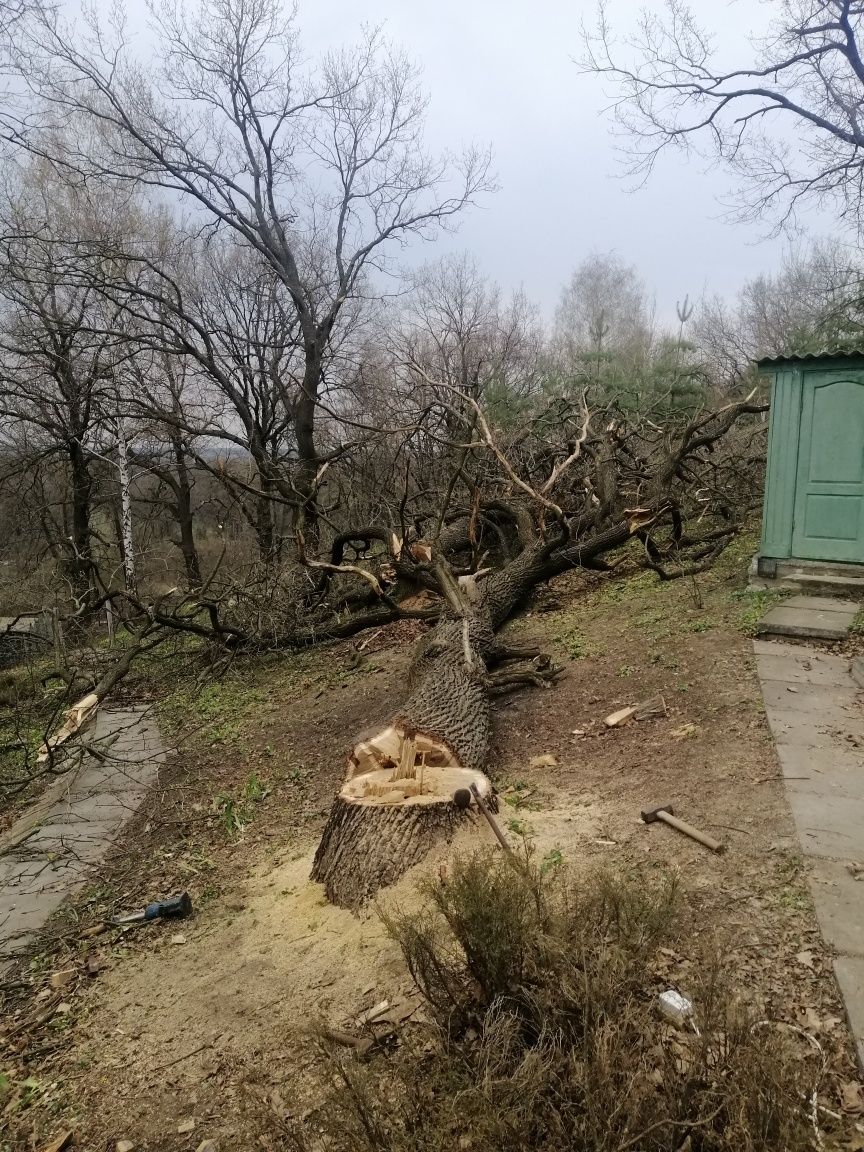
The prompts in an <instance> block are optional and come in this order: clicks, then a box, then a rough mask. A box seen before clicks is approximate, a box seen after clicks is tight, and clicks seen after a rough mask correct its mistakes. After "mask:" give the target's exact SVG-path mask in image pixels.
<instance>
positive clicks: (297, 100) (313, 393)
mask: <svg viewBox="0 0 864 1152" xmlns="http://www.w3.org/2000/svg"><path fill="white" fill-rule="evenodd" d="M151 11H152V14H153V23H154V28H155V37H156V39H155V43H154V46H153V50H152V56H151V58H150V59H148V60H147V61H146V62H145V61H139V60H137V59H136V58H135V57H134V55H133V53H132V50H131V47H130V44H129V41H128V40H127V36H126V32H125V27H124V22H123V17H122V15H120V16H117V15H116V12H117V9H112V12H113V13H115V15H114V17H113V19H112V21H108V20H106V18H105V15H104V13H102V12H101V11H99V12H96V11H95V10H94V11H91V12H90V14H89V16H88V17H87V21H86V27H85V32H84V33H83V34H81V35H78V34H77V33H76V32H75V31H74V30H73V29H71V28H70V27H68V26H67V25H66V24H65V23H64V22H63V20H62V19H61V17H60V16H59V15H58V13H57V12H56V10H54V9H48V8H45V9H44V10H42V9H40V10H39V11H37V12H35V13H34V14H33V15H32V16H31V17H30V18H29V19H28V20H27V21H25V23H24V24H23V26H22V27H21V28H19V29H18V30H17V33H16V43H15V51H16V52H17V59H18V63H19V68H20V72H21V77H22V81H23V83H24V84H25V86H26V89H27V100H26V101H25V103H24V106H23V108H18V109H17V110H15V109H12V110H6V111H4V112H3V114H2V120H3V125H4V129H5V135H6V137H7V138H8V139H10V140H12V141H13V142H14V143H16V144H18V145H21V146H23V147H25V148H28V149H30V150H34V151H37V152H39V151H46V152H49V153H50V154H51V155H52V156H53V158H54V159H55V160H56V161H57V162H62V163H63V164H65V165H66V166H67V168H68V169H69V170H70V171H71V172H73V173H76V174H85V175H89V176H97V177H99V176H101V177H110V178H111V179H112V180H116V179H121V180H129V181H133V182H136V183H140V184H143V185H148V186H150V187H151V188H153V189H155V190H158V191H162V192H167V193H169V194H172V195H174V194H177V193H180V194H181V195H182V196H183V197H184V198H185V200H186V201H187V203H188V204H189V206H190V208H191V209H192V210H193V211H197V212H198V213H199V214H200V215H201V218H202V221H203V223H204V224H205V225H208V226H212V227H217V228H227V229H230V230H232V231H233V232H234V233H235V234H236V235H237V236H238V237H240V238H241V239H242V240H243V242H244V243H246V244H248V245H249V246H250V247H251V248H253V249H255V250H256V251H257V252H259V253H260V254H261V255H262V256H263V257H264V259H265V260H266V261H267V262H268V263H269V264H270V265H271V267H272V268H273V269H274V271H275V273H276V275H277V276H278V277H279V279H280V280H281V282H282V284H283V285H284V287H285V289H286V292H287V297H288V299H289V300H290V303H291V307H292V308H293V310H294V313H295V317H296V322H297V325H298V328H299V341H300V346H301V349H302V357H303V373H302V379H301V394H300V399H299V402H298V404H297V407H296V412H295V433H296V439H297V454H298V477H297V485H298V488H299V490H300V492H301V494H303V497H304V515H305V518H306V521H307V531H314V522H315V519H316V508H315V500H314V494H315V490H316V489H315V476H316V474H317V471H318V468H319V465H320V462H319V460H318V451H317V446H316V442H315V412H316V404H317V401H318V396H319V391H320V388H321V382H322V376H323V373H324V369H325V364H326V358H327V352H328V347H329V345H330V342H331V340H332V339H333V335H334V331H335V330H336V328H337V325H338V324H339V323H340V318H341V315H342V312H343V309H344V307H345V305H346V303H347V302H348V301H349V300H351V299H353V298H355V297H356V296H357V295H358V293H362V292H363V291H364V287H365V280H366V277H367V275H368V274H369V273H370V272H377V273H378V274H380V273H381V272H382V271H386V269H387V266H388V259H389V253H390V252H391V251H392V250H393V249H394V248H395V249H398V247H399V245H400V244H401V243H403V242H404V241H405V240H406V239H407V238H409V237H418V236H419V237H427V236H431V235H432V234H434V232H435V231H436V230H437V229H440V228H442V227H446V226H448V225H449V224H450V223H451V222H453V221H454V219H455V217H456V216H457V215H458V213H460V212H461V211H462V210H463V209H464V208H465V206H466V205H467V204H469V203H470V202H471V201H472V200H473V199H474V198H475V197H476V196H477V195H478V194H479V193H481V192H482V191H484V190H486V189H488V188H490V187H491V184H490V180H489V177H488V167H489V157H488V155H487V154H485V153H482V152H479V151H477V150H470V151H469V152H467V153H466V154H465V155H464V156H463V157H462V159H461V161H459V162H457V163H455V164H454V163H451V161H450V159H449V158H448V157H446V156H445V157H433V156H430V155H429V154H428V153H427V152H426V150H425V149H424V146H423V139H422V129H423V122H424V117H425V108H426V101H425V98H424V97H423V95H422V93H421V91H420V88H419V84H418V73H417V69H416V68H415V67H414V65H413V64H411V63H410V62H409V61H408V60H407V59H406V58H405V57H404V56H402V55H400V54H399V53H398V52H397V51H395V50H394V49H393V48H391V47H390V46H389V45H388V44H387V43H386V42H385V41H384V40H383V39H382V38H381V36H380V35H379V34H378V33H377V32H370V33H368V34H367V35H366V37H365V39H364V40H363V42H362V43H361V44H360V45H359V46H358V47H357V48H355V49H352V50H344V51H340V52H334V53H330V54H328V55H326V56H325V57H324V58H323V59H322V60H321V61H320V63H319V64H318V65H317V66H316V67H315V68H314V69H311V70H308V69H305V70H304V68H303V66H302V64H301V62H300V54H299V48H298V42H297V31H296V28H295V26H294V18H293V14H292V13H291V12H290V11H289V12H286V11H285V10H283V7H282V4H281V2H280V0H201V3H199V4H195V5H192V4H185V3H182V4H181V3H176V2H171V0H164V2H157V3H155V4H154V5H153V7H152V9H151ZM70 118H71V119H72V120H76V121H78V122H79V127H80V140H81V141H82V142H81V143H80V144H70V143H69V142H68V140H67V142H66V143H65V144H64V146H63V147H62V148H61V147H57V146H55V143H54V141H55V132H56V129H57V127H58V126H59V125H66V124H68V122H69V120H70Z"/></svg>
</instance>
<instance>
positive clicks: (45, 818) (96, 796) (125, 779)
mask: <svg viewBox="0 0 864 1152" xmlns="http://www.w3.org/2000/svg"><path fill="white" fill-rule="evenodd" d="M83 738H84V740H85V741H86V742H87V743H89V744H93V745H98V746H99V749H100V757H96V756H86V757H85V758H84V760H83V761H82V763H81V765H80V767H79V768H78V769H77V770H76V771H74V772H71V773H70V774H69V777H68V778H66V777H61V778H60V779H59V780H58V781H57V783H56V784H54V785H53V786H52V787H51V788H50V790H49V791H48V793H46V795H45V797H43V798H42V800H40V801H39V802H37V804H36V805H35V806H34V808H33V809H31V810H30V811H28V812H25V814H24V815H23V816H22V817H21V819H20V820H19V821H18V822H17V823H16V824H14V825H13V826H12V828H10V829H9V831H8V832H6V833H4V835H3V836H2V838H0V972H2V971H3V969H4V967H6V966H7V964H6V963H5V962H6V961H8V960H9V959H10V958H11V957H12V956H14V954H15V953H16V952H18V951H20V950H21V949H23V948H26V947H27V946H28V945H29V944H30V943H32V941H33V939H34V936H35V933H37V932H38V931H39V929H40V928H41V927H42V925H43V924H44V923H45V921H46V920H47V919H48V917H49V916H51V914H52V913H53V912H55V911H56V910H57V908H58V907H59V906H60V905H61V904H62V903H63V901H64V900H65V898H66V896H67V895H68V894H69V893H70V892H71V891H72V890H73V889H75V888H77V887H78V886H79V885H80V884H82V883H83V882H84V880H86V878H87V874H88V871H89V869H91V868H92V866H93V865H94V864H96V863H98V862H99V861H100V860H101V859H102V857H103V856H104V855H105V852H106V851H107V849H108V847H109V846H110V844H111V843H112V841H113V840H114V839H115V838H116V836H117V834H118V833H119V832H120V830H121V829H122V827H123V825H124V824H125V823H126V821H127V820H128V819H129V817H130V816H131V815H132V814H133V813H134V812H135V810H136V808H137V807H138V805H139V804H140V803H141V801H142V799H143V798H144V796H145V794H146V792H147V789H148V787H149V786H150V784H151V783H152V782H153V781H154V780H155V779H156V775H157V773H158V771H159V765H160V764H161V763H162V761H163V760H164V759H165V750H164V748H163V745H162V742H161V740H160V737H159V732H158V729H157V728H156V724H155V722H154V721H153V719H152V718H151V716H150V715H149V712H148V710H147V709H144V708H129V709H122V710H121V709H105V710H104V711H100V712H99V713H98V714H97V716H96V720H95V723H94V724H93V725H91V726H89V727H88V728H86V729H85V731H84V733H83ZM103 749H104V750H106V752H105V753H104V755H105V758H104V759H103V758H102V755H101V753H102V750H103ZM3 845H5V846H6V847H5V849H4V847H3Z"/></svg>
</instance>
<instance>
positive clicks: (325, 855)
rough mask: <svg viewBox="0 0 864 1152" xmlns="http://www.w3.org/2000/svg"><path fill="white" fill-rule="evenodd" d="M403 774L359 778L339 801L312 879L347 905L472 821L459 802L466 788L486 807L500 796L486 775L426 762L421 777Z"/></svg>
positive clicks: (383, 773) (371, 774) (354, 903)
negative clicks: (472, 789)
mask: <svg viewBox="0 0 864 1152" xmlns="http://www.w3.org/2000/svg"><path fill="white" fill-rule="evenodd" d="M398 770H399V769H398V768H397V769H396V772H394V771H393V770H390V769H376V770H374V771H372V772H366V773H362V774H360V775H354V776H352V777H351V779H350V780H347V781H346V782H345V784H344V785H343V786H342V789H341V790H340V792H339V795H338V796H337V797H336V800H335V801H334V804H333V807H332V809H331V811H330V816H329V818H328V820H327V825H326V827H325V828H324V833H323V835H322V837H321V842H320V844H319V845H318V851H317V852H316V853H315V860H314V862H313V864H312V879H313V880H315V881H318V882H320V883H322V884H323V885H324V890H325V892H326V894H327V899H328V900H330V901H331V902H332V903H334V904H338V905H339V906H340V907H342V908H350V909H352V910H356V909H357V908H359V907H360V905H361V904H363V902H364V901H366V900H368V899H369V898H370V897H372V896H374V895H375V893H376V892H377V891H378V890H379V889H380V888H383V887H385V886H386V885H387V884H392V883H394V882H395V881H396V880H398V879H399V877H400V876H402V875H403V874H404V873H405V872H407V870H408V869H409V868H411V867H412V866H413V865H414V864H418V863H419V862H420V861H421V860H422V859H423V857H424V856H425V855H426V853H427V852H428V851H429V850H430V848H432V847H433V846H434V844H435V843H436V842H437V841H439V840H441V839H442V838H445V839H449V838H450V837H451V836H452V835H453V833H454V832H455V831H456V830H457V829H458V828H459V827H460V826H461V825H462V824H463V823H464V822H465V821H466V820H468V819H469V818H470V817H469V816H468V813H467V812H466V811H465V809H462V808H459V807H457V805H456V804H455V803H454V801H453V794H454V793H455V792H457V791H458V790H459V789H465V788H470V786H471V784H476V786H477V789H478V791H479V792H480V794H481V795H482V796H483V797H484V798H487V802H491V801H492V799H493V798H492V785H491V784H490V782H489V780H488V778H487V777H486V776H484V775H483V773H482V772H477V771H473V770H471V769H466V768H460V767H458V766H454V765H428V764H424V765H421V766H418V769H417V774H416V776H415V777H414V778H404V777H402V778H400V777H398V776H397V774H396V773H397V772H398Z"/></svg>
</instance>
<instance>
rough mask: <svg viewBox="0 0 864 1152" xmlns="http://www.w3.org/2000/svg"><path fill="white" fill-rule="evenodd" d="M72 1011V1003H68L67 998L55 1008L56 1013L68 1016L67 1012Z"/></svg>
mask: <svg viewBox="0 0 864 1152" xmlns="http://www.w3.org/2000/svg"><path fill="white" fill-rule="evenodd" d="M71 1011H72V1005H71V1004H67V1002H66V1001H65V1000H64V1001H63V1003H62V1004H58V1005H57V1007H56V1008H55V1009H54V1013H55V1015H57V1016H66V1015H67V1013H69V1012H71Z"/></svg>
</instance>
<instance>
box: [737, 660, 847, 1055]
mask: <svg viewBox="0 0 864 1152" xmlns="http://www.w3.org/2000/svg"><path fill="white" fill-rule="evenodd" d="M753 647H754V650H755V652H756V667H757V671H758V673H759V680H760V682H761V685H762V696H763V698H764V700H765V711H766V713H767V715H768V723H769V724H770V726H771V732H772V734H773V736H774V742H775V744H776V747H777V757H778V759H779V761H780V768H781V770H782V773H783V777H784V780H785V784H786V793H787V795H788V797H789V803H790V805H791V807H792V812H793V814H794V817H795V824H796V826H797V830H798V838H799V841H800V843H801V847H802V849H803V851H804V854H805V856H806V857H807V859H808V862H809V865H810V869H809V883H810V890H811V892H812V894H813V900H814V903H815V906H816V915H817V917H818V919H819V924H820V927H821V929H822V934H823V936H824V937H825V940H826V941H827V943H828V944H829V945H830V946H831V947H832V948H833V949H834V952H835V958H834V972H835V975H836V977H837V983H838V985H839V987H840V991H841V993H842V995H843V999H844V1001H845V1004H846V1011H847V1014H848V1017H849V1024H850V1027H851V1028H852V1032H853V1034H854V1037H855V1043H856V1045H857V1049H858V1059H859V1062H860V1063H861V1066H862V1068H864V879H862V880H856V879H855V876H856V875H859V874H860V873H859V872H858V871H856V869H855V867H854V865H856V864H858V865H860V866H861V867H862V868H864V705H862V690H861V687H860V685H859V683H858V682H857V681H856V680H855V679H854V678H853V675H852V669H851V662H850V660H849V659H848V658H844V657H842V656H831V655H828V654H827V653H824V652H820V651H819V650H818V649H815V648H809V647H806V646H803V645H792V644H782V643H778V642H775V641H768V640H757V641H755V642H754V645H753Z"/></svg>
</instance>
